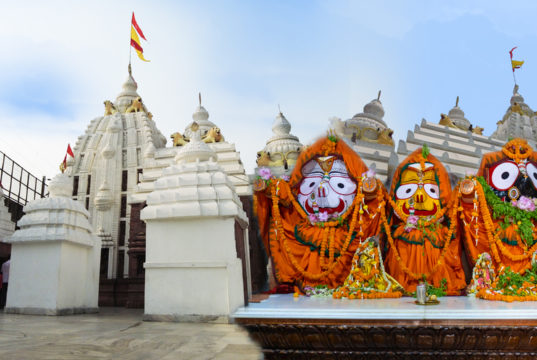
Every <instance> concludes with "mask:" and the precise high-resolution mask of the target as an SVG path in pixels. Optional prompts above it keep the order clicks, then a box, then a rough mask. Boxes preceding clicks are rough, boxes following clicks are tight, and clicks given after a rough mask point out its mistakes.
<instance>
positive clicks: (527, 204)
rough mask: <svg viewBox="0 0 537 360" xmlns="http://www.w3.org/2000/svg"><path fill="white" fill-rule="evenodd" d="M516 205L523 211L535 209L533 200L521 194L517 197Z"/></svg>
mask: <svg viewBox="0 0 537 360" xmlns="http://www.w3.org/2000/svg"><path fill="white" fill-rule="evenodd" d="M516 206H517V207H518V208H519V209H521V210H525V211H534V210H535V204H534V203H533V200H531V199H530V198H527V197H525V196H521V197H520V198H519V199H518V201H517V204H516Z"/></svg>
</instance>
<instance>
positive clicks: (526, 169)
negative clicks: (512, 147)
mask: <svg viewBox="0 0 537 360" xmlns="http://www.w3.org/2000/svg"><path fill="white" fill-rule="evenodd" d="M521 170H522V171H521ZM487 182H488V184H489V185H490V187H491V188H492V190H493V191H494V193H495V194H496V195H497V196H498V197H499V198H501V199H504V200H508V201H509V200H510V198H509V197H508V194H509V189H511V188H513V187H515V188H517V189H518V195H519V196H525V197H529V198H537V165H536V164H534V163H533V162H528V163H526V164H521V165H520V167H519V166H518V165H517V164H516V163H515V162H514V161H512V160H502V161H500V162H498V163H496V164H494V165H492V166H491V167H490V168H489V172H488V178H487Z"/></svg>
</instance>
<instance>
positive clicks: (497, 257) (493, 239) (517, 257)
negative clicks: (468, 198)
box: [465, 178, 537, 274]
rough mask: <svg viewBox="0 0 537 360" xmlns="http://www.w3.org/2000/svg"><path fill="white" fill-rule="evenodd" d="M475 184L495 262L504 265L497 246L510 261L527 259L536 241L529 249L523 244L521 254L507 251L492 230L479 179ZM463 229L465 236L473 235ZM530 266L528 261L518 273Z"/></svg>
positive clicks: (493, 227)
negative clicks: (522, 252)
mask: <svg viewBox="0 0 537 360" xmlns="http://www.w3.org/2000/svg"><path fill="white" fill-rule="evenodd" d="M474 179H475V178H474ZM475 185H476V186H475V191H476V192H477V203H478V205H479V212H480V213H481V216H482V219H483V224H484V225H485V232H486V234H487V239H488V242H489V245H490V249H491V252H492V255H493V257H494V260H495V261H496V263H497V264H498V265H499V267H500V268H501V267H502V266H504V264H503V262H502V260H501V257H500V254H499V253H498V248H500V252H501V254H502V255H504V256H505V257H507V258H508V259H509V260H511V261H514V262H519V261H523V260H528V259H529V258H530V257H531V256H532V254H533V252H535V251H537V243H535V244H533V246H532V247H531V248H529V249H528V248H527V247H526V246H524V254H521V255H514V254H512V253H511V252H510V251H509V249H507V248H506V247H505V246H504V245H503V243H502V240H501V239H500V237H499V231H496V232H495V231H494V230H496V229H497V226H495V225H494V222H493V221H492V216H491V215H490V210H489V206H488V204H487V202H486V200H485V199H486V197H485V192H484V190H483V186H482V184H481V183H480V182H479V181H475ZM465 231H466V237H467V238H469V237H474V236H473V234H471V233H469V231H468V229H466V227H465ZM519 245H520V243H519ZM530 266H531V264H530V263H529V262H528V264H527V266H525V267H524V268H522V269H521V270H519V271H518V273H520V274H522V273H524V272H525V271H526V270H527V269H528V268H529V267H530Z"/></svg>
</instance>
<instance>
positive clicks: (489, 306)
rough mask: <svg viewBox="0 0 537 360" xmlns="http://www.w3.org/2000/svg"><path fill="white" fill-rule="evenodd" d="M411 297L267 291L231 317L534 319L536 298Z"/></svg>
mask: <svg viewBox="0 0 537 360" xmlns="http://www.w3.org/2000/svg"><path fill="white" fill-rule="evenodd" d="M414 300H415V299H414V298H410V297H403V298H399V299H375V300H369V299H366V300H348V299H340V300H338V299H332V298H315V297H307V296H300V297H298V298H295V297H293V294H278V295H271V296H270V297H269V298H268V299H267V300H264V301H261V302H259V303H251V304H249V305H248V306H246V307H241V308H239V309H238V310H237V311H236V312H235V314H234V315H233V317H234V318H235V319H237V320H238V319H253V318H259V319H271V318H279V319H313V318H315V319H325V320H360V319H364V320H448V319H452V320H453V319H456V320H492V319H494V320H498V319H525V320H530V319H535V320H536V322H537V302H512V303H507V302H504V301H487V300H482V299H476V298H474V297H467V296H449V297H444V298H441V299H440V304H438V305H427V306H419V305H416V304H415V303H414Z"/></svg>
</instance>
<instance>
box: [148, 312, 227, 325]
mask: <svg viewBox="0 0 537 360" xmlns="http://www.w3.org/2000/svg"><path fill="white" fill-rule="evenodd" d="M142 319H143V320H144V321H163V322H181V323H184V322H187V323H209V324H230V323H232V322H233V319H232V318H231V317H229V316H216V315H152V314H144V316H143V318H142Z"/></svg>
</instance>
